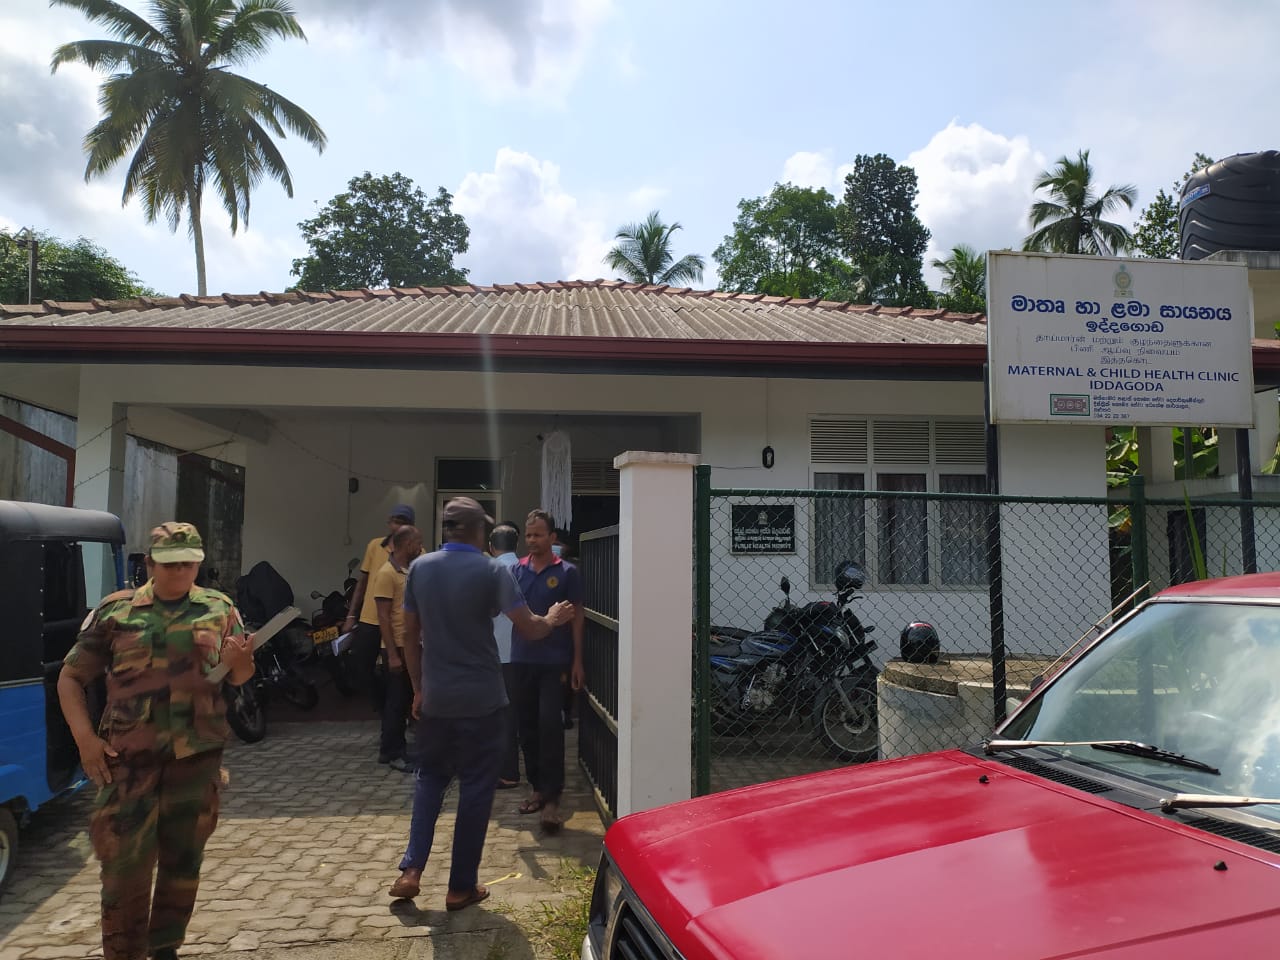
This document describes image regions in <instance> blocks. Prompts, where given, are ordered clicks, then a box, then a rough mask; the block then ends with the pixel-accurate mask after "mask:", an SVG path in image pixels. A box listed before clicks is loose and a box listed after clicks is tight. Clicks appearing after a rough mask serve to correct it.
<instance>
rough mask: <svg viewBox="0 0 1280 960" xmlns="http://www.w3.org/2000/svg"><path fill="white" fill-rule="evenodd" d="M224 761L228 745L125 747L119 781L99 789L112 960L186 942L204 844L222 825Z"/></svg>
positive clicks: (105, 930) (98, 839)
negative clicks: (187, 753)
mask: <svg viewBox="0 0 1280 960" xmlns="http://www.w3.org/2000/svg"><path fill="white" fill-rule="evenodd" d="M221 763H222V751H221V750H213V751H209V752H207V753H198V754H196V755H195V756H193V757H185V758H183V759H181V760H175V759H173V758H172V757H164V756H160V755H158V754H155V753H151V752H137V753H134V752H126V751H123V750H122V751H121V752H120V756H119V757H118V758H116V759H113V760H111V761H110V764H111V781H112V782H111V783H109V784H107V785H106V786H104V787H102V788H101V789H100V790H99V791H98V796H97V799H96V800H95V802H94V812H93V817H92V818H91V820H90V821H89V836H90V839H91V840H92V841H93V850H94V853H96V854H97V855H98V860H99V861H101V864H102V950H103V956H104V960H143V958H145V957H148V956H150V955H151V954H152V953H154V952H155V951H156V950H159V949H160V948H162V947H174V948H177V947H180V946H181V945H182V941H183V940H184V939H185V937H186V934H187V922H188V921H189V920H190V919H191V911H192V908H193V907H194V906H195V902H196V890H197V888H198V887H199V884H200V864H201V862H202V861H203V859H204V845H205V842H206V841H207V840H208V839H209V837H210V835H211V834H212V833H213V828H214V827H215V826H217V823H218V792H219V790H220V788H221V781H220V779H219V768H220V766H221ZM153 874H154V882H155V892H154V894H153V893H152V879H153Z"/></svg>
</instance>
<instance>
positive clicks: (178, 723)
mask: <svg viewBox="0 0 1280 960" xmlns="http://www.w3.org/2000/svg"><path fill="white" fill-rule="evenodd" d="M151 591H152V585H151V583H150V581H148V582H147V583H145V584H143V585H142V586H141V587H139V588H138V589H137V590H121V591H120V592H118V593H113V594H111V595H110V596H108V597H106V598H104V599H103V601H102V603H100V604H98V608H97V609H96V610H94V611H93V612H92V613H91V614H89V616H88V617H87V618H86V619H85V622H84V624H83V626H82V627H81V629H80V635H79V636H78V637H77V638H76V643H75V646H73V647H72V648H71V651H70V652H69V653H68V654H67V656H66V659H65V660H64V661H63V663H64V664H65V665H66V667H67V668H68V669H69V670H70V671H71V673H72V675H73V676H75V677H76V679H78V680H80V681H81V682H82V683H88V682H90V681H92V680H94V679H95V678H97V677H98V676H101V675H102V674H103V673H104V672H105V674H106V679H107V703H106V708H105V709H104V710H103V713H102V723H101V724H100V726H99V728H98V731H99V735H100V736H101V737H102V738H103V739H104V740H106V741H107V742H108V743H109V744H111V746H112V747H113V748H115V749H116V750H118V751H121V752H122V753H123V752H126V751H127V752H137V751H143V750H147V751H155V752H157V753H161V754H163V755H167V756H172V757H176V758H178V759H181V758H183V757H189V756H192V755H194V754H197V753H202V752H204V751H206V750H214V749H217V748H219V747H221V746H222V745H223V744H224V743H225V742H226V740H227V737H228V736H229V734H230V730H229V729H228V727H227V718H226V702H225V701H224V700H223V697H222V686H221V684H219V683H210V682H209V681H208V680H207V679H205V675H206V674H208V672H209V671H210V670H211V669H212V668H213V667H215V666H216V665H217V664H218V663H220V662H221V660H222V644H223V642H224V641H225V640H226V639H227V638H229V637H232V636H240V635H241V634H243V633H244V624H243V623H242V622H241V620H240V614H239V613H238V612H237V611H236V608H235V605H234V604H232V602H231V600H230V599H229V598H227V597H226V596H225V595H224V594H221V593H219V592H218V591H217V590H207V589H204V588H202V587H193V588H192V590H191V592H190V593H189V594H188V595H187V599H186V601H185V602H184V603H183V605H182V606H180V607H178V608H177V609H176V610H170V609H168V608H167V607H166V606H165V605H164V604H163V603H160V602H158V601H156V600H155V598H154V597H153V596H152V592H151Z"/></svg>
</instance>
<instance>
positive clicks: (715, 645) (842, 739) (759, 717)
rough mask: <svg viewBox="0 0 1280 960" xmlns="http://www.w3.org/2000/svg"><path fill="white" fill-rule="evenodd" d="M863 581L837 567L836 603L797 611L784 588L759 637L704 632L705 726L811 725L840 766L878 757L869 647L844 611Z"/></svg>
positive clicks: (729, 729)
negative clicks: (806, 721)
mask: <svg viewBox="0 0 1280 960" xmlns="http://www.w3.org/2000/svg"><path fill="white" fill-rule="evenodd" d="M865 581H866V577H865V575H864V574H863V572H862V570H861V569H859V568H858V567H857V566H856V565H855V564H853V563H841V564H840V566H839V570H838V573H837V574H836V599H835V602H834V603H832V602H830V601H815V602H812V603H806V604H804V605H803V606H796V605H795V604H793V603H792V602H791V583H790V581H789V580H788V579H787V578H786V577H783V578H782V581H781V583H780V584H779V586H780V587H781V589H782V593H783V597H784V599H783V602H782V604H780V605H779V606H777V607H775V608H774V609H773V610H772V611H770V613H769V615H768V616H767V617H766V618H765V623H764V630H762V631H757V632H748V631H745V630H741V629H735V628H725V627H712V628H711V633H712V637H711V641H712V642H711V650H710V653H711V658H710V679H711V696H712V699H711V720H712V725H713V727H714V728H715V729H716V730H717V732H719V733H722V734H730V735H732V734H741V733H746V732H749V731H752V730H754V729H756V728H758V727H760V726H765V725H781V724H785V723H788V722H790V721H792V720H794V719H795V718H796V717H799V716H808V717H811V718H812V722H813V734H814V736H815V737H816V738H817V739H818V740H819V742H821V743H822V744H823V745H824V746H825V747H826V748H827V750H828V751H830V752H831V753H832V754H834V755H835V756H837V757H839V758H840V759H842V760H848V761H851V762H854V763H863V762H865V761H868V760H873V759H875V757H876V754H877V753H878V751H879V745H880V744H879V738H880V733H879V726H878V721H877V716H876V674H877V670H876V667H875V664H874V663H872V661H871V656H870V654H871V651H872V650H874V649H875V646H876V644H875V641H873V640H868V639H867V634H868V633H871V632H872V631H873V630H874V629H875V627H874V626H869V625H864V624H863V623H862V622H861V621H860V620H859V619H858V617H857V616H856V615H855V614H854V613H853V612H852V611H851V610H849V609H848V605H849V604H850V603H851V602H852V601H854V600H856V599H861V595H860V594H858V593H857V591H858V590H859V589H861V587H862V585H863V583H864V582H865Z"/></svg>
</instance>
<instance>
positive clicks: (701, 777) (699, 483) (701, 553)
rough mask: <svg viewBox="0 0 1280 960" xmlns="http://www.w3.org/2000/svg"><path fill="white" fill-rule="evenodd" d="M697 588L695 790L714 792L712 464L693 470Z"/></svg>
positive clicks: (695, 583) (696, 791)
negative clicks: (712, 730)
mask: <svg viewBox="0 0 1280 960" xmlns="http://www.w3.org/2000/svg"><path fill="white" fill-rule="evenodd" d="M693 523H694V543H693V561H694V569H695V573H694V578H695V579H694V589H695V601H694V602H695V604H696V609H697V639H696V642H695V644H694V668H693V681H694V684H695V691H694V693H695V699H694V724H695V726H694V733H695V743H694V749H693V762H694V794H695V795H696V796H699V797H701V796H703V795H704V794H708V793H710V792H711V677H710V673H709V671H710V667H711V467H710V466H709V465H707V464H703V465H701V466H699V467H697V468H695V470H694V497H693Z"/></svg>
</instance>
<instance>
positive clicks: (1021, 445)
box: [997, 424, 1112, 654]
mask: <svg viewBox="0 0 1280 960" xmlns="http://www.w3.org/2000/svg"><path fill="white" fill-rule="evenodd" d="M997 436H998V437H999V449H1000V492H1001V493H1002V494H1007V495H1010V496H1035V497H1099V498H1100V497H1105V496H1106V493H1107V488H1106V444H1105V441H1104V436H1103V428H1102V427H1096V426H1072V425H1066V424H1062V425H1059V424H1054V425H1053V426H1051V427H1045V426H1032V425H1022V424H1017V425H1013V424H1006V425H1001V426H1000V427H999V428H998V433H997ZM1001 509H1002V512H1001V541H1000V542H1001V554H1002V558H1003V573H1004V590H1003V597H1004V616H1005V644H1006V647H1007V648H1008V649H1009V650H1010V651H1011V652H1029V653H1043V654H1058V653H1061V652H1062V651H1063V650H1065V649H1066V648H1067V647H1068V646H1070V644H1071V643H1072V642H1073V641H1074V640H1075V638H1076V637H1077V636H1079V635H1080V634H1081V633H1083V632H1084V630H1085V629H1087V628H1088V626H1089V624H1091V623H1093V622H1094V621H1095V620H1097V619H1098V618H1100V617H1102V616H1103V615H1104V614H1105V613H1106V612H1107V611H1108V610H1110V609H1111V607H1112V601H1111V578H1110V569H1111V562H1110V547H1109V541H1108V526H1107V510H1106V508H1104V507H1085V506H1055V507H1040V506H1033V505H1022V504H1008V505H1004V506H1003V507H1002V508H1001Z"/></svg>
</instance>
